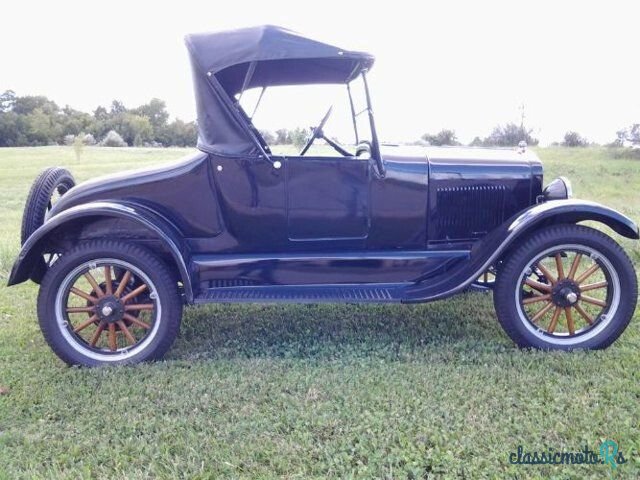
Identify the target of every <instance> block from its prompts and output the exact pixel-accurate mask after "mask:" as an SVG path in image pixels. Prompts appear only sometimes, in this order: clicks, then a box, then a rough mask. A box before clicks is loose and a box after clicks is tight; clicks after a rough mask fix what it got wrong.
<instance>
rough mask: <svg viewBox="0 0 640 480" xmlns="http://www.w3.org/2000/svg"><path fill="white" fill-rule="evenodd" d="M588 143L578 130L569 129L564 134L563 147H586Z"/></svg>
mask: <svg viewBox="0 0 640 480" xmlns="http://www.w3.org/2000/svg"><path fill="white" fill-rule="evenodd" d="M588 145H589V141H588V140H587V139H586V138H584V137H582V136H581V135H580V134H579V133H578V132H573V131H569V132H567V133H565V134H564V140H563V141H562V146H563V147H587V146H588Z"/></svg>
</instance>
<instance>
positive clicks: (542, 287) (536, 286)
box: [524, 278, 551, 293]
mask: <svg viewBox="0 0 640 480" xmlns="http://www.w3.org/2000/svg"><path fill="white" fill-rule="evenodd" d="M524 283H525V284H527V285H529V286H530V287H531V288H533V289H535V290H538V291H539V292H542V293H547V292H550V291H551V285H545V284H544V283H540V282H536V281H535V280H531V279H530V278H527V279H526V280H525V281H524Z"/></svg>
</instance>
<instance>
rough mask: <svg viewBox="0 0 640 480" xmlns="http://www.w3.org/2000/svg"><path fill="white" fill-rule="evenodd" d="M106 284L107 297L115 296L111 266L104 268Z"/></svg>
mask: <svg viewBox="0 0 640 480" xmlns="http://www.w3.org/2000/svg"><path fill="white" fill-rule="evenodd" d="M104 284H105V289H106V290H107V295H112V294H113V279H112V277H111V265H105V266H104Z"/></svg>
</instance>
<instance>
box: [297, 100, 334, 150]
mask: <svg viewBox="0 0 640 480" xmlns="http://www.w3.org/2000/svg"><path fill="white" fill-rule="evenodd" d="M332 111H333V105H332V106H330V107H329V110H327V113H325V114H324V117H322V120H320V123H319V124H318V126H317V127H316V128H314V129H312V130H311V136H310V137H309V139H308V140H307V143H306V144H305V146H304V147H302V150H300V156H303V155H304V154H305V153H307V150H309V149H310V148H311V145H313V142H315V140H316V138H320V137H324V133H323V132H322V129H323V128H324V126H325V124H326V123H327V120H329V117H330V116H331V112H332Z"/></svg>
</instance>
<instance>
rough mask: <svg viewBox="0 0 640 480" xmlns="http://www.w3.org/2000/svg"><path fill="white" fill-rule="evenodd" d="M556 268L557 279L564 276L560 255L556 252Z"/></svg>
mask: <svg viewBox="0 0 640 480" xmlns="http://www.w3.org/2000/svg"><path fill="white" fill-rule="evenodd" d="M556 268H557V269H558V280H562V279H563V278H564V268H563V267H562V255H560V254H559V253H556Z"/></svg>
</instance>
